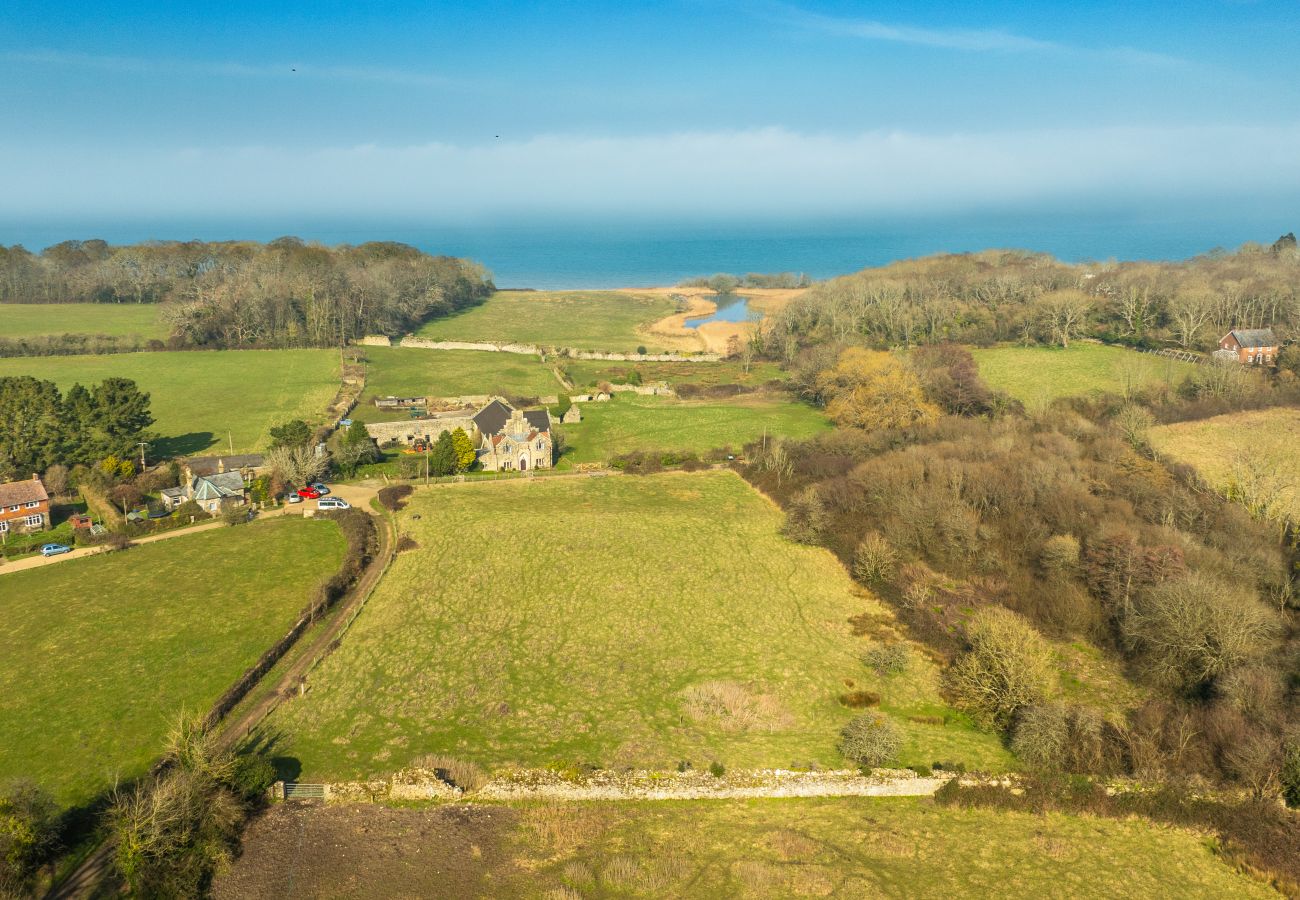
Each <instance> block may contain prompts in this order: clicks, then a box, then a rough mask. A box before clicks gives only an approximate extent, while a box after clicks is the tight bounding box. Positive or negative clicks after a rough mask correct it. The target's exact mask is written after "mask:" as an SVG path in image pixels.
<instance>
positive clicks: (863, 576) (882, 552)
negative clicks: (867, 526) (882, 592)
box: [853, 531, 898, 584]
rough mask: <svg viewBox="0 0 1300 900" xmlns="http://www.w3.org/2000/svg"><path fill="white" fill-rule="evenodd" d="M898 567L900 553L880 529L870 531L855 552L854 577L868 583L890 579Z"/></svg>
mask: <svg viewBox="0 0 1300 900" xmlns="http://www.w3.org/2000/svg"><path fill="white" fill-rule="evenodd" d="M897 569H898V554H897V553H896V552H895V551H894V548H893V546H892V545H891V544H890V543H889V541H887V540H885V537H884V535H882V534H881V533H880V532H878V531H869V532H867V536H866V537H864V538H863V539H862V541H861V542H860V543H859V544H858V549H857V550H856V551H855V552H854V554H853V577H854V578H856V579H858V581H861V582H864V583H866V584H876V583H879V582H883V581H889V580H890V579H891V578H893V577H894V573H895V571H896V570H897Z"/></svg>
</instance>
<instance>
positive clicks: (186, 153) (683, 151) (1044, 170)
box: [0, 124, 1300, 221]
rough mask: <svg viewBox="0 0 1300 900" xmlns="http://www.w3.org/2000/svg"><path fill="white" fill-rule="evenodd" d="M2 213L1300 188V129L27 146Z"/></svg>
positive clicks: (357, 211) (469, 211) (886, 206)
mask: <svg viewBox="0 0 1300 900" xmlns="http://www.w3.org/2000/svg"><path fill="white" fill-rule="evenodd" d="M0 196H4V198H5V204H4V208H5V213H4V215H5V217H6V218H15V217H20V216H29V217H33V216H47V217H53V216H91V215H98V216H185V217H195V216H205V215H222V216H235V217H240V216H248V217H251V216H258V215H285V214H287V215H322V216H324V215H342V216H358V215H366V216H394V217H398V216H400V217H407V218H410V217H415V218H420V219H424V220H429V221H434V220H442V221H449V220H450V221H454V220H456V219H457V218H459V217H467V216H490V217H502V216H512V215H541V216H548V215H554V216H565V215H575V214H577V215H583V214H589V215H610V216H646V217H652V216H681V217H728V216H749V215H753V216H777V217H779V216H795V215H863V216H868V215H872V216H874V215H909V214H925V215H936V214H941V215H942V214H957V213H967V212H980V211H988V210H1000V209H1005V210H1017V209H1031V208H1047V207H1055V208H1060V207H1062V205H1069V204H1075V205H1078V204H1111V205H1115V204H1123V205H1132V206H1137V207H1141V206H1144V205H1149V204H1187V203H1208V202H1212V201H1216V200H1220V199H1223V200H1230V201H1233V202H1246V201H1249V200H1252V199H1255V198H1259V199H1262V200H1269V201H1274V200H1277V199H1278V198H1280V197H1297V196H1300V124H1283V125H1277V126H1270V127H1238V126H1222V127H1193V128H1159V127H1149V128H1082V127H1081V128H1078V129H1073V130H1041V131H1016V132H992V133H952V134H920V133H913V132H903V131H869V132H864V133H860V134H851V135H836V134H826V133H821V134H806V133H798V132H793V131H788V130H785V129H780V128H768V129H759V130H749V131H715V132H687V133H677V134H661V135H646V136H640V137H598V136H581V135H549V136H539V137H535V138H531V139H528V140H521V141H494V142H489V143H487V144H451V143H428V144H420V145H409V146H385V145H378V144H367V145H361V146H352V147H333V148H321V149H316V150H298V149H291V148H285V147H271V146H262V147H257V146H250V147H237V148H194V147H191V148H184V149H118V148H114V147H112V146H110V145H102V146H96V147H93V148H86V149H85V150H84V151H78V150H74V149H71V148H64V149H61V150H59V151H55V152H54V153H51V152H50V151H48V150H46V149H41V150H30V151H25V150H22V149H20V148H16V147H9V148H5V147H0Z"/></svg>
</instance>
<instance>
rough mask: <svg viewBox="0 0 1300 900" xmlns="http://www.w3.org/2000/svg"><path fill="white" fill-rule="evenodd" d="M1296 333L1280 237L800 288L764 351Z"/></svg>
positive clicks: (1019, 260)
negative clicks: (1231, 245)
mask: <svg viewBox="0 0 1300 900" xmlns="http://www.w3.org/2000/svg"><path fill="white" fill-rule="evenodd" d="M1263 327H1271V328H1274V329H1276V330H1277V332H1278V334H1279V337H1281V338H1284V339H1285V338H1289V337H1293V336H1295V335H1296V334H1297V333H1300V251H1297V248H1296V243H1295V239H1294V238H1293V237H1291V236H1290V235H1286V236H1284V237H1283V238H1280V239H1279V240H1278V241H1277V242H1275V243H1274V244H1273V245H1272V246H1264V245H1261V244H1246V245H1244V246H1242V247H1241V248H1239V249H1238V250H1236V251H1235V252H1231V253H1229V252H1223V251H1214V252H1211V253H1207V254H1204V255H1202V256H1198V257H1195V258H1193V259H1189V260H1186V261H1183V262H1126V263H1117V262H1105V263H1081V264H1070V263H1064V262H1061V261H1060V260H1057V259H1055V258H1053V257H1052V256H1049V255H1047V254H1043V253H1030V252H1025V251H1014V250H1013V251H1004V250H990V251H985V252H982V253H966V254H948V255H940V256H932V257H927V258H923V259H913V260H906V261H902V262H897V263H892V264H890V265H887V266H883V267H880V268H871V269H864V270H862V271H861V272H857V273H855V274H853V275H846V276H844V277H841V278H833V279H831V280H829V281H825V282H821V283H819V284H816V285H814V286H813V287H812V288H810V289H809V290H808V291H807V292H806V293H805V294H803V295H802V296H800V297H798V298H796V299H795V300H793V301H792V302H791V303H790V304H789V305H788V306H787V307H786V308H785V309H784V311H782V312H781V313H780V314H778V315H776V316H773V317H771V319H770V320H769V322H768V323H766V327H765V330H764V335H763V342H764V349H766V350H767V351H768V352H770V353H772V354H774V355H777V356H784V357H786V358H792V357H793V356H794V355H795V354H796V353H797V351H798V349H799V348H800V347H806V346H809V345H814V344H818V343H825V342H840V343H867V344H870V345H873V346H878V347H893V346H900V345H901V346H911V345H915V344H934V343H942V342H945V341H956V342H960V343H969V344H992V343H996V342H1000V341H1020V342H1024V343H1042V344H1056V345H1061V346H1069V344H1070V342H1071V341H1074V340H1076V339H1078V338H1080V337H1094V338H1100V339H1102V340H1106V341H1112V342H1117V343H1125V344H1130V345H1133V346H1166V345H1177V346H1179V347H1184V348H1188V349H1193V350H1209V349H1213V348H1214V347H1215V346H1216V341H1217V339H1218V338H1219V337H1220V336H1221V335H1222V334H1224V333H1225V332H1226V331H1228V330H1229V329H1230V328H1263Z"/></svg>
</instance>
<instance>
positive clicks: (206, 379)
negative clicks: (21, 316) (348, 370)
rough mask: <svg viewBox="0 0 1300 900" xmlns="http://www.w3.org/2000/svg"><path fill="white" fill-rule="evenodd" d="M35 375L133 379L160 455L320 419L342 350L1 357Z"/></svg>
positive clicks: (241, 444) (63, 382) (242, 440)
mask: <svg viewBox="0 0 1300 900" xmlns="http://www.w3.org/2000/svg"><path fill="white" fill-rule="evenodd" d="M4 375H31V376H33V377H36V378H41V379H46V380H49V381H53V382H55V383H57V384H58V385H59V387H60V388H61V389H62V390H65V391H66V390H67V389H68V388H70V387H71V386H72V385H73V383H75V382H81V383H82V384H90V383H92V382H98V381H102V380H103V379H105V378H109V377H113V376H120V377H122V378H132V379H134V380H135V381H136V383H137V384H138V385H139V386H140V389H141V390H142V391H147V392H148V393H149V396H150V405H151V409H152V410H153V415H154V419H155V420H156V421H155V422H154V425H153V427H152V430H153V431H154V432H155V433H157V434H159V435H160V436H161V437H162V439H163V440H162V441H161V442H159V443H158V444H155V446H154V448H153V451H152V452H154V453H157V454H165V455H172V454H187V453H199V452H202V451H204V450H207V449H209V448H214V449H221V450H223V451H228V450H230V449H231V445H232V444H233V449H234V452H235V453H240V452H244V451H249V450H257V449H260V448H262V447H264V446H265V445H266V444H267V442H268V441H269V438H268V437H267V431H268V430H269V429H270V427H271V426H272V425H276V424H278V423H280V422H284V421H286V420H289V419H295V418H301V419H306V420H307V421H308V422H320V421H322V420H323V419H324V416H325V411H326V409H327V408H328V406H329V403H330V400H331V399H333V397H334V395H335V394H336V393H337V392H338V389H339V354H338V351H336V350H205V351H192V352H158V353H116V354H111V355H104V356H43V357H23V358H11V359H0V376H4Z"/></svg>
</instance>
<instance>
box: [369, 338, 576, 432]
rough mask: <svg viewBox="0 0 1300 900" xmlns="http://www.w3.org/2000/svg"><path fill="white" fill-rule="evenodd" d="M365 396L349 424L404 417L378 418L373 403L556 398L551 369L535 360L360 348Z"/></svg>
mask: <svg viewBox="0 0 1300 900" xmlns="http://www.w3.org/2000/svg"><path fill="white" fill-rule="evenodd" d="M365 357H366V393H365V396H363V397H362V398H361V402H360V403H358V404H357V408H356V409H355V410H354V414H353V418H354V419H357V420H358V421H362V422H377V421H381V420H383V419H385V418H388V419H391V418H393V417H394V415H397V416H405V415H406V413H405V412H399V413H396V414H393V413H384V412H381V411H379V410H377V409H375V406H374V399H375V398H376V397H390V396H391V397H455V396H460V395H462V394H507V395H514V396H526V397H538V396H549V395H552V394H557V393H559V392H560V391H561V390H562V388H561V387H560V382H559V380H558V379H557V378H556V377H555V375H554V373H553V372H552V371H551V367H550V366H548V365H544V364H543V363H541V362H540V361H539V360H538V359H537V357H535V356H523V355H521V354H517V353H493V352H491V351H480V350H421V349H419V348H416V347H366V348H365Z"/></svg>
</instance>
